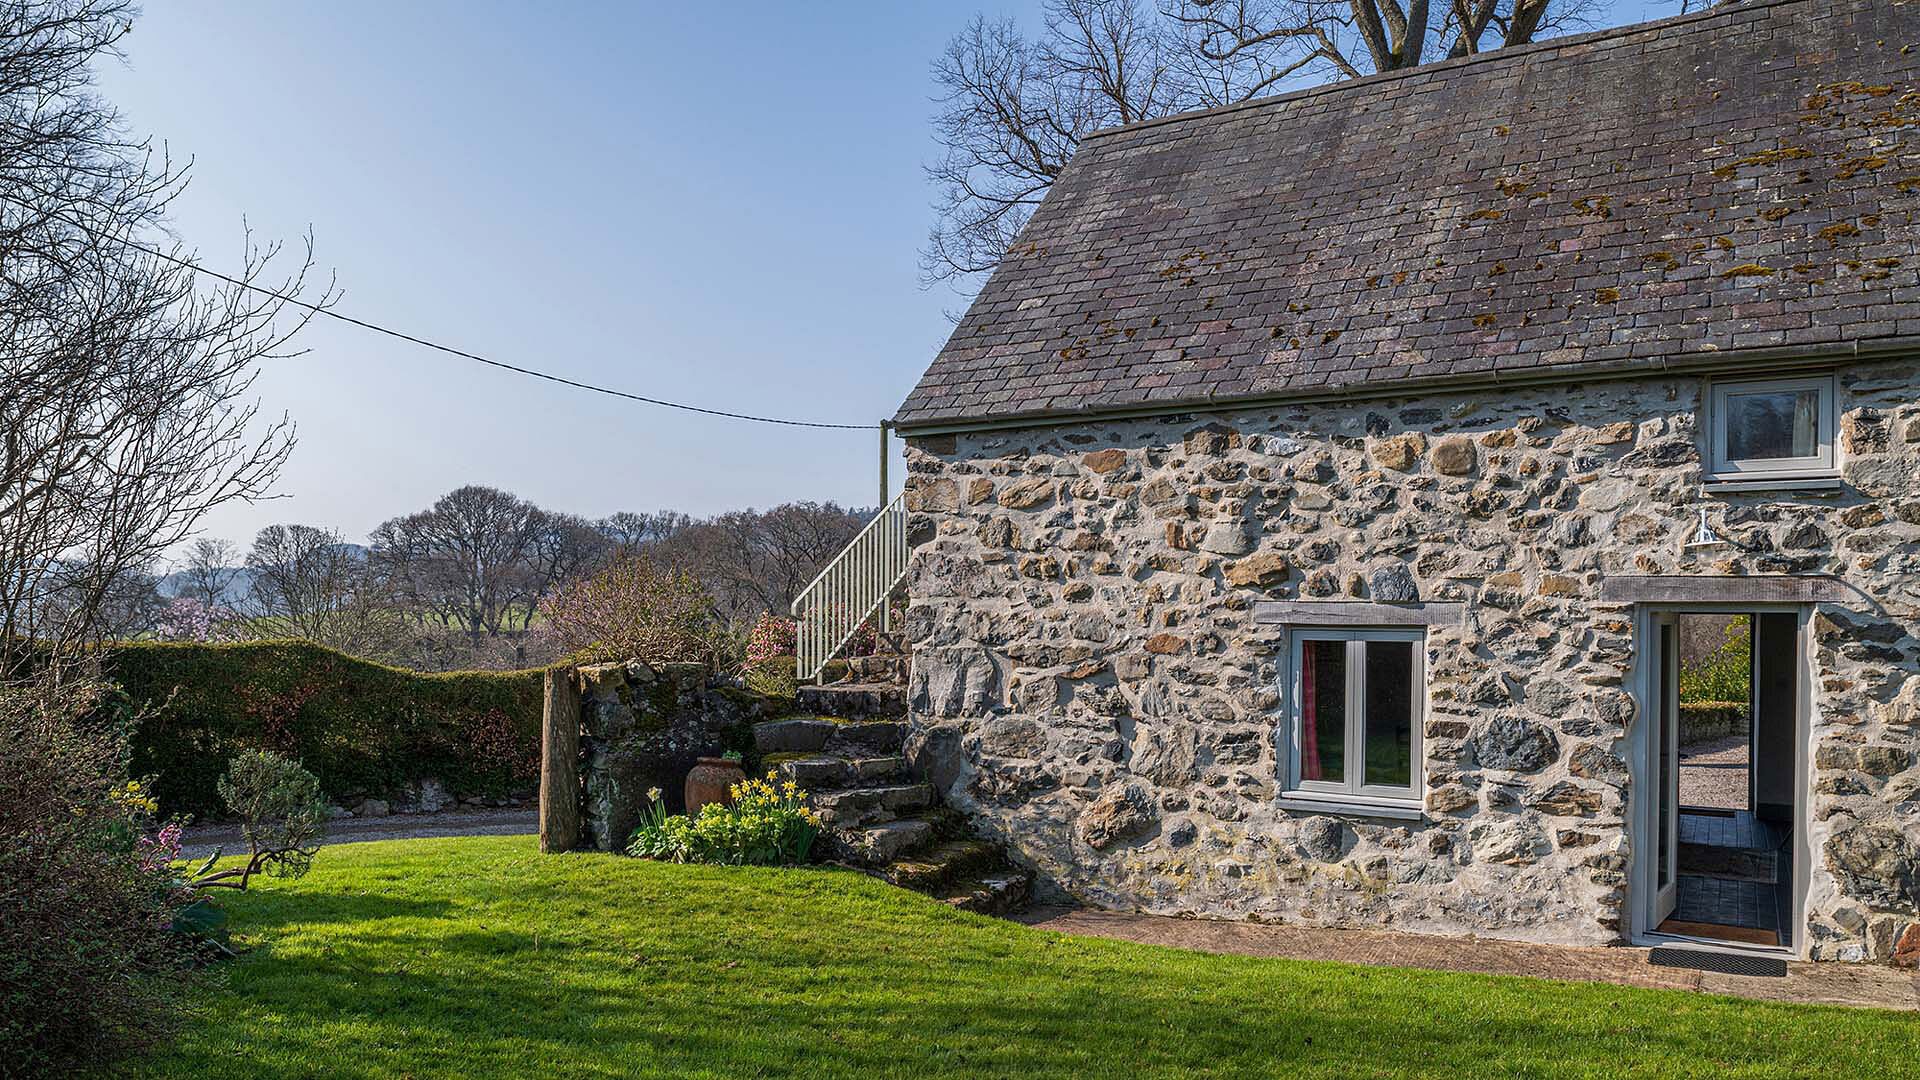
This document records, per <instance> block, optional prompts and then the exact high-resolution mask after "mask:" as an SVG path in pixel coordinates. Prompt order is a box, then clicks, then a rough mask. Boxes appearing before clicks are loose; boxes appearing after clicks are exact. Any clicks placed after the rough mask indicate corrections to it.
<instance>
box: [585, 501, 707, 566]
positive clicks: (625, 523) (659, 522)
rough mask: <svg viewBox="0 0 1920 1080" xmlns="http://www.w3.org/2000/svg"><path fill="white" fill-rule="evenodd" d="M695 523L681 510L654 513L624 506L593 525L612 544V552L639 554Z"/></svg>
mask: <svg viewBox="0 0 1920 1080" xmlns="http://www.w3.org/2000/svg"><path fill="white" fill-rule="evenodd" d="M692 524H693V518H692V517H691V516H690V515H687V514H683V513H681V512H679V511H678V510H662V511H660V512H658V513H652V514H647V513H635V512H633V511H631V510H622V511H620V512H619V513H617V514H612V515H610V516H608V517H604V518H601V519H600V520H599V521H596V522H594V525H593V527H594V528H595V529H597V530H599V532H600V535H601V536H604V537H606V538H607V542H608V543H610V544H612V545H613V548H614V551H613V554H615V555H638V554H642V553H643V552H645V551H646V550H647V549H648V548H650V547H652V546H654V545H655V544H658V543H661V542H662V541H665V540H668V539H671V538H672V537H673V535H674V534H675V533H678V532H679V531H680V530H682V529H685V528H686V527H688V526H689V525H692Z"/></svg>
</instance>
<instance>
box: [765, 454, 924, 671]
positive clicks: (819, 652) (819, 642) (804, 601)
mask: <svg viewBox="0 0 1920 1080" xmlns="http://www.w3.org/2000/svg"><path fill="white" fill-rule="evenodd" d="M906 576H907V504H906V493H905V492H901V493H900V494H899V495H898V496H896V497H895V498H894V500H893V501H892V502H890V503H888V504H887V505H886V506H885V507H883V508H881V510H880V512H879V513H878V514H875V515H874V518H873V520H872V521H869V522H867V527H866V528H864V529H861V530H860V533H859V535H858V536H855V537H854V538H853V539H852V541H850V542H849V543H848V544H847V546H846V547H844V548H842V549H841V551H840V554H838V555H835V556H834V557H833V561H832V562H829V563H828V564H827V565H826V567H825V568H824V569H822V570H821V571H820V573H819V574H817V575H815V577H814V579H813V581H812V582H810V583H808V585H807V587H806V588H804V589H802V590H800V595H799V596H796V597H794V600H793V608H792V610H793V621H794V629H795V635H794V636H795V642H794V645H795V648H794V652H795V654H796V656H795V662H796V664H797V665H798V669H799V675H800V678H801V679H802V680H805V681H810V680H812V679H815V678H818V677H819V675H820V672H821V671H823V670H825V668H826V666H827V664H828V663H829V662H831V661H832V660H833V658H834V657H835V656H837V655H839V653H840V650H842V649H844V648H846V647H847V643H848V642H850V641H852V640H853V636H854V634H856V633H858V632H859V630H860V627H861V625H862V624H864V623H865V622H866V621H867V620H868V619H872V618H878V619H879V627H878V629H879V631H880V632H881V633H886V632H887V631H888V629H889V627H888V626H887V618H888V611H887V601H888V599H889V598H890V597H891V596H892V595H893V590H894V589H895V588H897V587H898V586H899V584H900V581H901V579H903V578H905V577H906Z"/></svg>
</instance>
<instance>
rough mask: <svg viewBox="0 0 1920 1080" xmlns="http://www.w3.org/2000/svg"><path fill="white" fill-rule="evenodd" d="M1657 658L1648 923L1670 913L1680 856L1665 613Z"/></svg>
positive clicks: (1676, 670)
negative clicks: (1655, 804)
mask: <svg viewBox="0 0 1920 1080" xmlns="http://www.w3.org/2000/svg"><path fill="white" fill-rule="evenodd" d="M1653 633H1654V640H1655V642H1656V652H1655V656H1656V657H1657V660H1658V662H1657V663H1656V664H1655V665H1654V667H1655V671H1654V680H1653V687H1652V689H1653V716H1652V720H1653V725H1652V729H1651V730H1650V731H1649V732H1648V734H1649V735H1651V736H1652V738H1653V740H1654V748H1655V750H1654V761H1655V764H1656V768H1655V770H1654V772H1655V776H1654V791H1655V792H1656V797H1657V798H1658V799H1659V806H1660V809H1659V812H1658V813H1657V814H1656V815H1655V816H1654V827H1655V833H1654V836H1655V838H1656V839H1655V844H1656V847H1657V850H1656V851H1655V859H1656V861H1655V868H1654V887H1653V911H1652V912H1651V913H1650V915H1651V918H1650V919H1649V920H1648V922H1647V925H1648V926H1649V927H1655V926H1659V925H1660V924H1661V923H1663V922H1666V921H1667V920H1668V919H1669V918H1671V917H1672V916H1673V910H1674V908H1675V906H1676V905H1677V904H1678V902H1679V858H1680V629H1679V621H1678V619H1677V618H1676V617H1675V616H1674V615H1673V614H1671V613H1662V614H1657V615H1655V616H1654V618H1653Z"/></svg>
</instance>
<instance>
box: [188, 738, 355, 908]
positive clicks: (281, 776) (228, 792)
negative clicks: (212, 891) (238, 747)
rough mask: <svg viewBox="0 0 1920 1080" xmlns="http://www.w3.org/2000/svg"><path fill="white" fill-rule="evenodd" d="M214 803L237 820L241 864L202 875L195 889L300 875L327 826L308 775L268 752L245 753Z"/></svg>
mask: <svg viewBox="0 0 1920 1080" xmlns="http://www.w3.org/2000/svg"><path fill="white" fill-rule="evenodd" d="M220 798H221V799H223V800H225V801H226V804H227V809H229V810H231V811H233V814H234V816H235V817H237V818H239V819H240V832H241V835H242V836H245V837H246V839H247V861H246V862H244V863H242V864H241V865H239V866H235V867H230V868H228V869H225V870H214V871H211V872H209V873H206V874H202V875H200V876H199V877H196V878H195V879H194V882H193V883H194V884H195V885H198V886H200V887H202V888H205V887H209V886H226V887H231V888H237V889H245V888H246V887H247V884H248V883H249V882H250V881H251V880H252V879H253V875H255V874H257V873H263V872H264V873H265V874H266V875H267V876H268V877H284V878H297V877H301V876H303V875H305V874H306V872H307V870H308V868H310V867H311V866H312V865H313V854H314V852H315V851H316V850H318V849H319V846H320V839H321V837H322V836H324V835H325V833H326V827H327V804H326V803H325V802H324V801H322V800H321V798H320V781H319V780H317V779H315V777H314V775H313V774H312V773H310V772H308V771H307V770H305V769H303V768H301V767H300V763H299V762H297V761H290V760H288V759H286V758H284V757H281V756H280V755H279V754H276V753H274V752H273V751H271V750H248V751H246V752H244V753H242V754H241V755H240V756H239V757H236V758H234V759H233V766H232V767H231V768H230V769H228V771H227V775H225V776H223V777H221V778H220Z"/></svg>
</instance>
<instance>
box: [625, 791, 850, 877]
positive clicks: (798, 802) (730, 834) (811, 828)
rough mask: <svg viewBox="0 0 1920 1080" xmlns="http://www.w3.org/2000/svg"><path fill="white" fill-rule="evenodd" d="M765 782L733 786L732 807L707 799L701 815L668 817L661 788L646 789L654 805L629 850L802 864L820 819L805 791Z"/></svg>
mask: <svg viewBox="0 0 1920 1080" xmlns="http://www.w3.org/2000/svg"><path fill="white" fill-rule="evenodd" d="M777 779H778V777H777V774H775V773H772V772H769V773H767V778H766V779H765V780H747V781H745V782H743V783H739V784H735V785H733V787H732V789H731V790H730V792H729V794H730V795H731V797H732V803H731V805H727V804H723V803H708V804H707V805H705V806H703V807H701V808H700V814H699V816H698V817H694V818H689V817H687V816H686V815H685V814H674V815H672V816H670V817H669V816H668V815H667V812H666V806H665V804H663V803H662V802H661V801H660V789H659V788H654V789H653V790H651V791H649V792H648V793H647V795H648V797H649V798H650V799H651V800H652V805H651V806H650V807H649V808H648V810H647V811H646V812H645V813H644V814H643V815H642V818H641V824H640V827H639V828H637V829H635V830H634V831H633V837H632V840H631V842H630V843H629V844H628V846H627V854H629V855H633V856H636V857H638V858H643V859H662V860H666V861H668V862H691V863H719V864H723V865H727V866H743V865H744V866H786V865H792V864H796V863H804V862H806V861H807V859H808V857H809V856H810V855H811V854H812V852H813V841H814V839H815V838H816V837H818V836H819V835H820V819H819V816H818V815H817V814H815V813H814V812H813V810H812V809H810V808H809V807H808V806H807V793H806V792H804V791H802V790H800V788H799V787H797V786H796V785H795V784H793V783H792V782H791V781H789V782H787V783H785V784H777Z"/></svg>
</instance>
